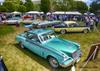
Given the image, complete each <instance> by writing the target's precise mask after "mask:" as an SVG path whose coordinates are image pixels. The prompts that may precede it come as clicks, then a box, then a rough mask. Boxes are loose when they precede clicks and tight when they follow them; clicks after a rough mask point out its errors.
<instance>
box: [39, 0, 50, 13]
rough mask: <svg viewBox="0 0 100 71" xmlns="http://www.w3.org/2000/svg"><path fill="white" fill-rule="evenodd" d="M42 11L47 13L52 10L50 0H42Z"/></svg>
mask: <svg viewBox="0 0 100 71" xmlns="http://www.w3.org/2000/svg"><path fill="white" fill-rule="evenodd" d="M40 9H41V11H43V12H44V13H45V14H46V13H47V12H48V11H50V0H41V5H40Z"/></svg>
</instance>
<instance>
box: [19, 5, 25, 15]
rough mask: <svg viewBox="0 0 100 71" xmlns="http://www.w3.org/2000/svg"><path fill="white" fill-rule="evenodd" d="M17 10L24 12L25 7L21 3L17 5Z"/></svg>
mask: <svg viewBox="0 0 100 71" xmlns="http://www.w3.org/2000/svg"><path fill="white" fill-rule="evenodd" d="M17 11H19V12H22V13H24V12H26V7H25V6H23V5H19V7H18V10H17Z"/></svg>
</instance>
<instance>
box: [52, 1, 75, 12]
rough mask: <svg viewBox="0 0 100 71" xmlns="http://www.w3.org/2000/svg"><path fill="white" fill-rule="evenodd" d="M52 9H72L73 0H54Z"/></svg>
mask: <svg viewBox="0 0 100 71" xmlns="http://www.w3.org/2000/svg"><path fill="white" fill-rule="evenodd" d="M53 5H55V6H54V9H55V10H57V11H69V10H73V8H74V1H73V0H58V1H56V0H54V2H53Z"/></svg>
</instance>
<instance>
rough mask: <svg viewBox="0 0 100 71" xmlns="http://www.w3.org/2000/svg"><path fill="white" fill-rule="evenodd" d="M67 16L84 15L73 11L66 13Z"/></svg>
mask: <svg viewBox="0 0 100 71" xmlns="http://www.w3.org/2000/svg"><path fill="white" fill-rule="evenodd" d="M65 14H67V15H82V14H81V13H80V12H77V11H72V12H66V13H65Z"/></svg>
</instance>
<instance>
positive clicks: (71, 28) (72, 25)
mask: <svg viewBox="0 0 100 71" xmlns="http://www.w3.org/2000/svg"><path fill="white" fill-rule="evenodd" d="M53 30H54V31H55V32H60V33H61V34H65V33H66V32H84V33H88V32H90V27H86V26H80V24H78V23H77V22H75V21H66V22H64V23H61V24H58V25H55V26H53Z"/></svg>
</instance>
